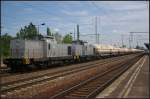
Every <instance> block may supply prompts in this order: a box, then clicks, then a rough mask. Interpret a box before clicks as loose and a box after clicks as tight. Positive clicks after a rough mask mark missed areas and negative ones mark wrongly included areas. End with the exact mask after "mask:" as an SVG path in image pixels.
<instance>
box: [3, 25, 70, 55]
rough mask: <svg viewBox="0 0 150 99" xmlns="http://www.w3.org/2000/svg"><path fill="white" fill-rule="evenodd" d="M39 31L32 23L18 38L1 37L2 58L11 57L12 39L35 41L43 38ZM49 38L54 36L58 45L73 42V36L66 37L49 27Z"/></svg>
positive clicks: (18, 33)
mask: <svg viewBox="0 0 150 99" xmlns="http://www.w3.org/2000/svg"><path fill="white" fill-rule="evenodd" d="M38 32H39V31H38V29H37V28H36V26H35V25H34V24H33V23H32V22H30V23H29V25H27V26H24V27H23V28H21V29H20V30H19V31H18V32H17V33H16V36H15V37H13V36H11V35H9V34H8V33H5V34H3V35H1V37H0V42H1V44H0V52H1V53H0V54H1V56H9V55H10V41H11V40H12V39H30V40H32V39H34V38H36V37H43V35H42V34H41V33H38ZM46 32H47V36H53V37H54V38H55V39H56V41H57V42H58V43H66V44H69V43H71V42H72V36H71V35H70V33H69V34H66V35H65V36H64V37H63V36H62V35H61V34H60V33H58V32H52V31H51V29H50V28H49V27H47V31H46Z"/></svg>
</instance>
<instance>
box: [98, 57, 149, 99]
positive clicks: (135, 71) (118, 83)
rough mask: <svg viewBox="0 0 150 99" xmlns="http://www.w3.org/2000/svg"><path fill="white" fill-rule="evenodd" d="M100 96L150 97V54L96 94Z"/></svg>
mask: <svg viewBox="0 0 150 99" xmlns="http://www.w3.org/2000/svg"><path fill="white" fill-rule="evenodd" d="M99 98H149V56H148V55H145V56H144V57H143V58H141V59H140V60H139V61H138V62H137V63H136V64H134V65H133V66H132V67H131V68H129V70H128V71H126V72H124V73H123V75H121V76H120V77H119V78H118V79H116V80H115V81H114V82H113V83H112V84H111V85H110V86H108V87H107V88H106V89H104V90H103V91H102V92H101V93H100V94H99V95H97V96H96V99H99Z"/></svg>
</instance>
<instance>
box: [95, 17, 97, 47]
mask: <svg viewBox="0 0 150 99" xmlns="http://www.w3.org/2000/svg"><path fill="white" fill-rule="evenodd" d="M95 40H96V44H97V43H98V40H97V16H96V17H95Z"/></svg>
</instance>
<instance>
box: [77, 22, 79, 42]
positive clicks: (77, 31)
mask: <svg viewBox="0 0 150 99" xmlns="http://www.w3.org/2000/svg"><path fill="white" fill-rule="evenodd" d="M77 41H79V25H78V24H77Z"/></svg>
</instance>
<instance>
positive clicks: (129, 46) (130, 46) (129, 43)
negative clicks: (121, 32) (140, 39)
mask: <svg viewBox="0 0 150 99" xmlns="http://www.w3.org/2000/svg"><path fill="white" fill-rule="evenodd" d="M129 48H131V39H130V36H129Z"/></svg>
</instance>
